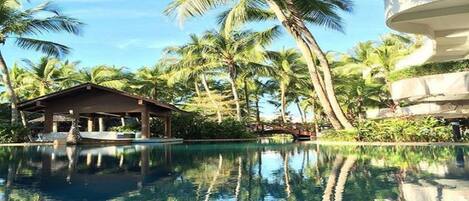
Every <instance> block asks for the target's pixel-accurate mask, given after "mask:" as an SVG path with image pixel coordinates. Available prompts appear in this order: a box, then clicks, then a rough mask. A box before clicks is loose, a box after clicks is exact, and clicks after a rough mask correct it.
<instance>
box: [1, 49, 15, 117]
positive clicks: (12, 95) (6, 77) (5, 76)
mask: <svg viewBox="0 0 469 201" xmlns="http://www.w3.org/2000/svg"><path fill="white" fill-rule="evenodd" d="M0 70H1V71H2V81H3V84H4V85H5V91H6V92H7V95H8V96H9V97H10V102H11V123H16V122H17V121H18V109H17V104H18V97H16V93H15V90H14V89H13V85H12V83H11V80H10V73H9V72H8V67H7V64H6V62H5V59H3V55H2V52H1V51H0Z"/></svg>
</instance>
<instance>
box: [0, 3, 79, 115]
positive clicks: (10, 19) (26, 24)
mask: <svg viewBox="0 0 469 201" xmlns="http://www.w3.org/2000/svg"><path fill="white" fill-rule="evenodd" d="M82 25H83V24H82V23H81V22H80V21H78V20H77V19H74V18H71V17H68V16H66V15H63V14H62V12H61V10H60V9H58V8H57V7H55V6H54V5H53V4H51V3H50V2H45V3H42V4H40V5H37V6H36V7H33V8H29V9H22V7H20V6H12V4H11V1H9V0H0V45H4V44H5V43H7V42H9V41H14V43H15V45H16V46H18V47H20V48H22V49H27V50H29V49H32V50H35V51H40V52H43V53H45V54H48V55H53V56H57V57H59V56H63V55H65V54H68V53H69V52H70V48H69V47H67V46H64V45H61V44H58V43H55V42H52V41H47V40H40V39H35V38H31V37H30V36H38V35H42V34H44V33H50V32H67V33H71V34H74V35H79V34H80V32H81V28H82ZM0 70H1V72H2V81H3V83H4V85H5V90H6V92H7V94H8V96H9V97H10V102H11V120H12V122H13V123H14V122H16V121H17V119H18V110H17V102H18V97H17V96H16V94H15V91H14V88H13V84H12V83H11V79H10V77H9V75H10V74H9V70H8V67H7V65H6V62H5V59H4V58H3V55H2V52H1V50H0Z"/></svg>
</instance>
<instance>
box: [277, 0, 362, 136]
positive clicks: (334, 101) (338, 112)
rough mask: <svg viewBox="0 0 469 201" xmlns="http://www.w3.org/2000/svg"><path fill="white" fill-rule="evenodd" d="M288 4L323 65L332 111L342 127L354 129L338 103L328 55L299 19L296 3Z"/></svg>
mask: <svg viewBox="0 0 469 201" xmlns="http://www.w3.org/2000/svg"><path fill="white" fill-rule="evenodd" d="M286 2H287V6H288V9H289V10H290V11H292V13H293V17H294V18H295V25H298V27H300V28H299V29H300V30H299V31H300V33H301V34H302V35H303V36H304V37H305V39H306V40H307V42H308V43H309V45H308V48H309V49H310V50H311V52H312V53H313V54H314V55H315V56H316V57H317V59H318V60H319V63H320V65H321V68H322V70H323V74H324V84H323V85H324V88H325V90H326V95H327V98H328V99H329V102H330V104H331V106H332V109H333V110H334V113H335V115H336V117H337V118H338V119H339V121H340V123H341V124H342V126H344V128H346V129H351V128H353V126H352V124H351V123H350V121H349V120H348V119H347V118H346V117H345V114H344V112H343V111H342V108H341V107H340V104H339V102H338V101H337V97H336V96H335V91H334V85H333V83H332V75H331V69H330V66H329V62H328V61H327V58H326V55H325V54H324V52H323V51H322V50H321V47H319V45H318V43H317V41H316V39H315V38H314V36H313V34H312V33H311V31H309V29H308V27H306V25H305V24H304V22H303V20H301V19H300V18H298V17H297V16H299V15H298V14H297V12H296V9H295V8H294V7H293V5H294V3H293V2H292V0H286Z"/></svg>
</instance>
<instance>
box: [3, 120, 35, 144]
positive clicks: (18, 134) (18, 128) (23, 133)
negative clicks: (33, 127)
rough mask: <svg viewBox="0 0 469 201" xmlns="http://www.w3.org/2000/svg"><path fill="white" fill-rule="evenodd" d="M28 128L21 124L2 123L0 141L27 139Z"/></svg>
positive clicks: (23, 140)
mask: <svg viewBox="0 0 469 201" xmlns="http://www.w3.org/2000/svg"><path fill="white" fill-rule="evenodd" d="M28 135H29V129H27V128H25V127H24V126H23V125H21V124H13V125H11V124H9V123H3V124H1V125H0V143H14V142H26V141H28Z"/></svg>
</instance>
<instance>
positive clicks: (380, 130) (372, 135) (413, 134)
mask: <svg viewBox="0 0 469 201" xmlns="http://www.w3.org/2000/svg"><path fill="white" fill-rule="evenodd" d="M357 129H358V140H360V141H368V142H375V141H379V142H450V141H452V140H453V138H452V130H451V127H450V126H447V125H445V123H444V122H442V121H440V120H438V119H436V118H434V117H425V118H392V119H384V120H376V121H372V120H368V121H365V122H361V123H360V124H359V125H358V127H357Z"/></svg>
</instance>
